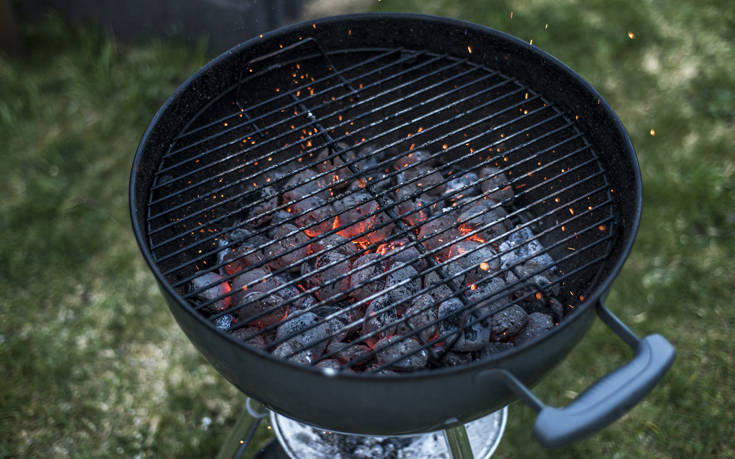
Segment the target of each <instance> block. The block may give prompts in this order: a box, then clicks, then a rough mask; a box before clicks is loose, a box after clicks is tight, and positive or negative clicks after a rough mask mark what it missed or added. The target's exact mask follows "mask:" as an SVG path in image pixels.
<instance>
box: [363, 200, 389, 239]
mask: <svg viewBox="0 0 735 459" xmlns="http://www.w3.org/2000/svg"><path fill="white" fill-rule="evenodd" d="M387 201H388V203H387V206H390V205H391V204H392V202H391V201H390V200H387ZM371 226H372V228H375V231H373V232H371V233H368V234H367V235H366V236H364V237H365V238H366V239H367V241H368V242H369V243H370V244H378V243H380V242H381V241H383V240H385V238H387V237H388V236H390V235H391V234H393V233H394V232H395V230H396V225H394V224H393V220H392V219H391V218H390V217H389V216H388V214H386V213H385V212H380V213H378V214H376V215H375V216H374V217H373V219H372V225H371Z"/></svg>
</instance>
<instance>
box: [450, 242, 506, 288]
mask: <svg viewBox="0 0 735 459" xmlns="http://www.w3.org/2000/svg"><path fill="white" fill-rule="evenodd" d="M448 260H449V263H448V264H447V266H446V270H447V274H449V275H454V274H456V273H458V272H460V271H463V270H466V269H469V271H467V272H466V273H464V275H463V277H464V279H465V281H466V282H467V283H474V282H477V281H479V280H481V279H483V278H485V277H489V276H490V275H491V274H492V273H494V272H496V271H497V270H498V269H499V268H500V260H499V259H498V257H497V256H496V254H495V250H493V248H492V247H491V246H489V245H487V244H482V243H480V242H475V241H469V240H466V239H465V240H463V241H459V242H457V243H455V244H453V245H452V246H451V247H450V249H449V258H448ZM458 279H461V278H458ZM459 282H462V280H459Z"/></svg>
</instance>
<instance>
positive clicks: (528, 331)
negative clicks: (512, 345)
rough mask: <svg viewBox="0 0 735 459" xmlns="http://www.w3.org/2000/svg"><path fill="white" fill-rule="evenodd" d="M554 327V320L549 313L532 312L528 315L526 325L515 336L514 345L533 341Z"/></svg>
mask: <svg viewBox="0 0 735 459" xmlns="http://www.w3.org/2000/svg"><path fill="white" fill-rule="evenodd" d="M552 328H554V320H553V319H552V318H551V316H550V315H547V314H542V313H540V312H532V313H531V314H529V315H528V325H526V328H524V329H523V331H521V332H520V333H519V334H518V336H517V337H516V340H515V341H516V346H519V345H521V344H525V343H527V342H529V341H533V340H534V339H536V338H537V337H539V336H541V335H544V334H545V333H546V332H548V331H549V330H551V329H552Z"/></svg>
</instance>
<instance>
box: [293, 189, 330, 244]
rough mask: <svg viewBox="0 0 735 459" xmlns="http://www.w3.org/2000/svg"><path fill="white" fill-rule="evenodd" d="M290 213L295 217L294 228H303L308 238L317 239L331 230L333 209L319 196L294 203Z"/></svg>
mask: <svg viewBox="0 0 735 459" xmlns="http://www.w3.org/2000/svg"><path fill="white" fill-rule="evenodd" d="M291 212H292V213H293V214H294V215H296V219H295V220H294V223H295V224H296V226H298V227H299V228H303V229H304V233H306V235H307V236H309V237H317V236H319V235H320V234H322V233H324V232H326V231H329V230H330V229H332V225H333V222H334V219H333V218H332V217H333V216H334V209H333V208H332V206H331V204H327V202H326V201H325V200H324V199H322V198H320V197H319V196H311V197H309V198H305V199H302V200H301V201H298V202H296V203H294V204H293V205H292V206H291Z"/></svg>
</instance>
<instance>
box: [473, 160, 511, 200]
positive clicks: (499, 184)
mask: <svg viewBox="0 0 735 459" xmlns="http://www.w3.org/2000/svg"><path fill="white" fill-rule="evenodd" d="M480 177H482V178H483V179H484V180H483V181H482V183H481V187H482V192H483V193H484V194H485V196H486V197H487V198H488V199H490V200H491V201H494V202H504V201H506V200H511V199H513V197H514V196H515V194H514V193H513V187H511V186H510V182H509V181H508V177H506V176H505V174H503V173H502V172H500V169H497V168H495V167H483V168H482V169H481V170H480Z"/></svg>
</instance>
